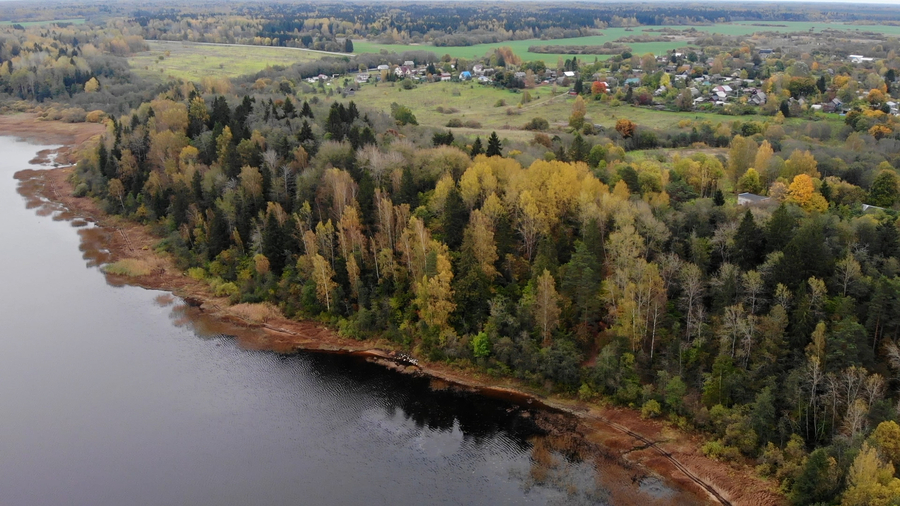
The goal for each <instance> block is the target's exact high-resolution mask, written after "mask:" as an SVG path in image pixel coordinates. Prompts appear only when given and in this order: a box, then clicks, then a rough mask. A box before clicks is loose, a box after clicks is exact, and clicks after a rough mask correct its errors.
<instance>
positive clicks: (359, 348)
mask: <svg viewBox="0 0 900 506" xmlns="http://www.w3.org/2000/svg"><path fill="white" fill-rule="evenodd" d="M104 130H105V129H104V127H103V126H102V125H96V124H84V123H82V124H74V125H73V124H65V123H57V122H40V121H35V119H34V117H33V116H31V117H30V118H29V116H28V115H23V114H20V115H15V116H0V135H15V136H18V137H22V138H25V139H29V140H33V141H35V142H39V143H43V144H46V143H56V144H64V145H66V147H65V148H63V149H61V150H60V156H71V153H72V152H73V151H72V149H73V147H77V146H80V145H82V144H83V143H85V142H87V141H89V139H91V138H92V137H93V136H96V135H98V134H100V133H102V132H103V131H104ZM43 154H44V155H45V156H44V157H38V159H36V160H35V162H47V161H48V160H49V159H50V158H51V157H52V155H53V153H43ZM56 160H61V158H59V157H57V158H56ZM71 172H72V168H71V167H64V168H57V169H55V170H24V171H20V172H18V173H17V174H16V178H17V179H19V180H20V193H21V194H22V195H23V196H25V197H26V198H27V199H28V204H27V205H28V206H29V207H31V208H37V212H38V213H41V214H48V215H50V214H53V215H54V216H55V217H56V218H57V219H68V220H75V221H73V224H76V223H77V222H78V221H90V222H94V223H96V224H97V225H98V226H97V227H92V228H89V229H88V228H84V229H82V230H80V234H81V235H82V243H83V244H82V251H84V254H85V258H86V259H88V261H89V262H90V263H94V264H97V265H99V264H103V263H106V262H110V261H115V260H119V259H123V258H136V259H142V260H146V261H148V262H154V263H155V265H157V266H158V268H157V269H156V270H155V271H154V272H153V273H152V274H150V275H147V276H141V277H136V278H122V277H118V276H109V278H110V282H112V283H122V284H125V283H127V284H134V285H138V286H143V287H146V288H151V289H157V290H164V291H170V292H173V293H174V294H176V295H178V296H179V297H182V298H183V299H184V300H185V301H187V302H188V304H189V305H190V306H191V308H192V310H193V311H197V312H200V313H202V314H203V315H204V316H205V317H210V318H213V319H217V320H220V321H223V322H227V323H229V324H233V325H237V326H239V327H242V328H244V329H247V332H246V333H242V334H241V335H239V336H238V340H239V342H240V344H241V345H242V346H244V347H246V348H251V349H260V350H271V351H275V352H279V353H289V352H293V351H296V350H319V351H328V352H337V353H350V354H354V355H361V356H364V357H367V358H368V359H369V360H372V361H377V362H379V363H381V364H383V365H385V366H388V367H391V368H393V369H397V370H399V371H401V372H405V373H411V374H424V375H427V376H429V377H431V378H433V381H434V382H436V383H437V384H444V383H446V384H449V385H453V386H454V388H464V389H468V390H473V391H478V392H481V393H483V394H485V395H488V396H494V397H502V398H506V399H512V400H515V401H517V402H520V403H526V404H531V405H533V406H542V407H546V408H547V412H546V414H545V415H543V416H544V418H545V419H544V420H543V422H544V423H543V425H542V426H546V427H548V428H549V432H550V434H551V436H553V437H555V438H556V439H557V440H558V441H561V442H562V443H561V444H564V445H569V446H571V445H576V446H578V447H579V448H580V451H581V452H587V453H588V454H590V455H591V456H592V457H595V458H605V459H612V460H615V461H616V462H617V463H619V464H624V467H622V468H621V469H618V470H617V471H616V472H617V473H618V474H621V476H618V475H616V474H613V475H611V476H610V478H611V479H619V480H628V479H629V476H628V475H627V474H628V473H633V474H632V475H631V479H632V481H633V480H634V476H635V475H636V476H643V475H644V474H646V472H647V470H649V471H651V472H652V473H656V474H658V475H660V476H663V477H665V478H667V479H668V480H671V481H672V482H674V483H675V484H677V485H678V486H680V487H682V488H683V489H684V490H688V491H690V492H692V493H693V494H695V495H696V496H697V497H699V498H702V499H704V500H708V501H709V502H710V503H711V504H734V505H781V504H785V503H786V501H785V499H784V497H783V496H782V495H780V494H779V493H777V491H776V490H775V486H774V484H773V483H771V482H768V481H765V480H762V479H760V478H758V477H756V476H755V473H754V470H753V467H752V464H753V463H752V462H748V463H747V464H745V465H729V464H724V463H720V462H716V461H714V460H711V459H708V458H706V457H705V456H704V455H703V454H702V452H701V451H700V447H701V445H702V443H703V441H702V438H701V437H700V436H699V435H696V434H690V433H685V432H683V431H679V430H677V429H675V428H673V427H670V426H669V425H668V424H666V423H664V422H660V421H655V420H644V419H642V418H641V417H640V414H639V413H638V412H637V411H635V410H631V409H623V408H615V407H605V406H598V405H596V404H588V403H582V402H579V401H576V400H573V399H568V398H562V397H556V396H551V397H543V396H540V395H537V394H535V393H532V392H529V391H528V389H527V388H525V387H524V386H523V385H521V384H519V383H517V382H515V381H513V380H509V379H498V378H494V377H490V376H487V375H486V374H484V373H482V372H480V371H475V370H462V369H458V368H453V367H450V366H448V365H447V364H443V363H426V362H424V361H420V362H419V363H418V364H417V365H413V364H411V363H409V362H408V361H406V360H402V359H400V358H399V357H398V354H397V353H396V350H395V349H394V346H393V345H392V344H391V343H389V342H385V341H377V340H370V341H356V340H353V339H347V338H344V337H341V336H340V335H338V334H337V333H336V332H335V331H333V330H331V329H328V328H326V327H325V326H323V325H320V324H318V323H315V322H309V321H301V322H298V321H293V320H288V319H285V318H275V319H271V320H268V321H266V322H264V323H260V322H250V321H247V320H244V319H243V318H242V317H241V316H239V315H238V314H236V313H234V312H232V311H230V310H229V306H228V302H227V300H226V299H222V298H216V297H215V296H213V294H212V293H210V291H209V289H208V286H207V285H206V284H205V283H203V282H199V281H196V280H194V279H192V278H190V277H188V276H186V275H185V274H184V273H183V272H181V271H179V270H178V269H177V268H176V267H175V265H174V264H173V263H172V262H171V261H169V260H168V259H160V257H159V255H157V254H156V253H155V252H154V251H153V246H154V245H155V244H156V243H157V242H158V238H156V237H154V236H153V235H151V234H150V233H149V231H148V230H147V228H146V227H143V226H141V225H138V224H135V223H132V222H128V221H125V220H122V219H120V218H117V217H114V216H107V215H106V214H105V213H103V212H102V211H101V210H100V208H99V207H98V206H97V205H96V203H95V202H94V201H92V200H90V199H86V198H75V197H73V196H72V187H71V184H70V183H69V175H70V174H71ZM610 467H613V466H610ZM623 473H625V474H623ZM638 495H641V494H638ZM611 499H612V500H613V503H614V504H635V501H636V500H637V499H638V498H637V497H634V496H633V494H632V496H629V495H628V494H627V493H622V494H621V495H620V494H618V493H613V496H612V497H611Z"/></svg>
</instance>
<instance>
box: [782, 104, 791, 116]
mask: <svg viewBox="0 0 900 506" xmlns="http://www.w3.org/2000/svg"><path fill="white" fill-rule="evenodd" d="M779 109H780V110H781V114H783V115H784V117H785V118H790V117H791V105H790V104H789V103H788V101H787V100H782V101H781V107H780V108H779Z"/></svg>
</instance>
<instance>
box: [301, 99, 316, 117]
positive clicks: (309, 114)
mask: <svg viewBox="0 0 900 506" xmlns="http://www.w3.org/2000/svg"><path fill="white" fill-rule="evenodd" d="M300 117H301V118H309V119H313V112H312V109H310V107H309V102H307V101H306V100H304V101H303V108H302V109H301V110H300Z"/></svg>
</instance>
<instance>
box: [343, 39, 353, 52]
mask: <svg viewBox="0 0 900 506" xmlns="http://www.w3.org/2000/svg"><path fill="white" fill-rule="evenodd" d="M344 52H345V53H352V52H353V41H352V40H350V37H347V38H346V39H344Z"/></svg>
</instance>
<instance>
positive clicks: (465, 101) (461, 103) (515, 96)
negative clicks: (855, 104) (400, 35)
mask: <svg viewBox="0 0 900 506" xmlns="http://www.w3.org/2000/svg"><path fill="white" fill-rule="evenodd" d="M565 91H566V89H565V88H563V87H560V88H558V92H557V94H554V93H553V87H552V86H539V87H537V88H535V89H532V90H529V93H530V94H531V97H532V102H530V103H528V104H523V106H522V107H521V108H519V107H518V104H519V103H520V102H521V100H522V97H523V93H513V92H510V91H507V90H504V89H500V88H494V87H489V86H482V85H478V84H468V83H452V82H443V83H432V84H420V85H419V86H418V87H417V88H415V89H413V90H402V89H401V88H400V86H399V85H396V86H393V87H392V86H391V83H381V84H378V85H373V84H369V85H364V86H363V87H362V89H360V90H359V91H358V92H357V93H356V97H355V98H354V99H353V100H355V101H356V102H357V103H359V104H363V105H364V106H365V107H371V108H374V109H380V110H384V111H389V110H390V107H391V103H392V102H397V103H398V104H402V105H405V106H407V107H409V108H410V109H411V110H412V112H413V114H415V115H416V119H417V120H418V122H419V124H420V125H424V126H431V127H437V128H447V122H448V121H450V120H451V119H454V118H455V119H458V120H460V121H462V122H463V123H465V122H467V121H477V122H478V123H480V124H481V128H454V129H453V131H454V132H455V133H456V134H457V135H480V136H482V137H483V136H485V135H490V133H491V131H494V130H496V131H497V133H498V135H500V136H501V138H503V137H505V138H509V139H517V140H529V139H531V138H532V137H533V136H534V133H533V132H529V131H526V130H522V126H523V125H524V124H525V123H527V122H528V121H530V120H531V119H532V118H534V117H541V118H544V119H546V120H547V121H548V122H550V128H551V132H550V134H551V135H552V131H553V130H557V131H559V130H565V129H566V128H567V127H568V120H569V115H570V114H571V113H572V105H573V103H574V102H575V97H571V96H568V95H566V94H565ZM456 92H458V94H457V95H454V93H456ZM500 100H503V101H505V103H506V105H504V106H500V107H497V106H496V105H497V103H498V101H500ZM438 107H441V108H443V109H444V111H445V112H439V111H438V110H437V108H438ZM453 109H456V112H452V113H449V114H448V113H447V112H446V111H448V110H453ZM508 111H511V112H513V114H509V113H508ZM622 118H625V119H629V120H631V121H634V122H635V123H637V124H638V125H645V126H652V127H654V128H658V129H667V128H674V127H675V126H676V125H677V124H678V123H679V122H680V121H682V120H691V121H709V122H711V123H712V124H713V125H716V124H718V123H722V122H726V123H730V122H732V121H734V120H738V119H739V120H740V121H753V120H757V121H766V120H767V119H771V118H770V117H765V116H754V115H751V116H724V115H721V114H715V113H703V112H668V111H656V110H653V109H647V108H642V107H631V106H627V105H621V106H617V107H611V106H609V105H607V104H604V103H601V102H598V101H593V100H588V101H587V120H588V121H589V122H592V123H595V124H599V125H603V126H604V127H605V128H607V129H611V128H613V127H614V126H615V124H616V121H617V120H618V119H622ZM788 121H805V120H803V119H796V120H795V119H789V120H788Z"/></svg>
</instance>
